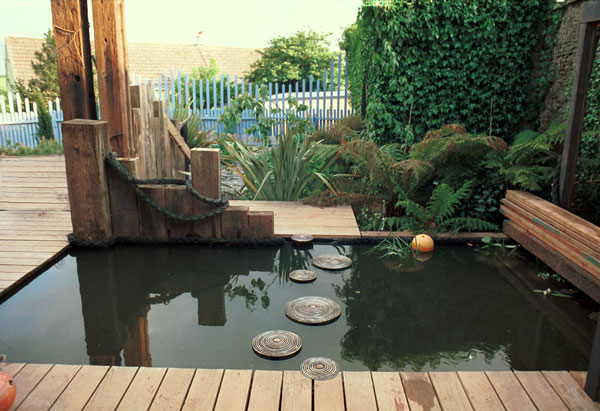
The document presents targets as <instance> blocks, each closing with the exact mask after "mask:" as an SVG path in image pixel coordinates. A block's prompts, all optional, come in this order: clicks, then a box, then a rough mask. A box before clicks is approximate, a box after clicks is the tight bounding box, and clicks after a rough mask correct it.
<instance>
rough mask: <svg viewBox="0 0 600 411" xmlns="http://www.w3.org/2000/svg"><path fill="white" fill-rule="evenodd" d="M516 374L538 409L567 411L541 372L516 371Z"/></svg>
mask: <svg viewBox="0 0 600 411" xmlns="http://www.w3.org/2000/svg"><path fill="white" fill-rule="evenodd" d="M514 373H515V377H517V379H518V380H519V382H520V383H521V385H522V386H523V388H525V391H526V392H527V395H529V398H531V400H532V401H533V403H534V404H535V406H536V407H537V408H538V409H540V410H567V407H566V406H565V404H564V403H563V402H562V401H561V399H560V397H559V396H558V395H557V394H556V392H554V390H553V389H552V387H551V386H550V384H548V381H547V380H546V379H545V378H544V376H543V375H542V374H541V373H540V372H538V371H515V372H514Z"/></svg>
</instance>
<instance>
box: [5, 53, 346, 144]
mask: <svg viewBox="0 0 600 411" xmlns="http://www.w3.org/2000/svg"><path fill="white" fill-rule="evenodd" d="M347 66H348V64H347V59H342V56H341V55H339V56H338V58H337V59H333V60H331V64H330V67H328V69H326V70H324V71H323V74H322V76H321V77H320V78H313V76H310V77H309V78H308V79H303V80H302V81H298V82H294V83H293V84H289V83H288V84H279V83H269V84H266V85H264V87H266V88H267V89H268V95H267V98H266V101H265V108H266V110H265V113H264V117H265V118H269V119H274V120H276V122H275V125H274V127H273V129H272V132H271V135H280V134H282V133H283V131H284V129H285V119H286V118H287V114H288V113H289V112H290V111H293V108H291V107H290V106H289V104H288V102H287V100H288V98H289V97H290V96H291V97H293V98H294V99H296V100H297V101H298V103H299V104H302V105H305V106H307V107H308V109H307V110H306V111H302V112H300V113H299V115H300V116H301V117H303V118H307V119H310V121H311V122H312V124H313V125H314V126H315V128H321V129H327V128H330V127H331V126H332V125H333V124H334V123H335V122H336V121H338V120H340V119H342V118H345V117H348V116H350V115H353V114H354V109H353V108H352V107H351V106H350V102H349V100H348V97H349V96H348V94H347V90H348V70H347ZM130 78H131V80H132V81H131V82H132V84H151V86H152V90H154V99H155V100H162V101H163V102H164V107H165V111H166V112H167V114H169V116H171V117H172V115H173V113H174V111H175V108H176V106H177V105H181V104H184V105H185V104H186V102H187V104H189V110H190V114H193V115H200V117H201V119H202V123H201V124H202V126H201V129H202V130H204V131H214V132H215V133H222V132H225V128H224V126H223V125H222V124H218V120H219V117H220V116H221V114H223V112H224V110H225V108H226V107H229V106H230V104H231V101H232V99H234V98H235V97H237V96H239V95H249V96H251V97H253V98H255V99H258V98H259V85H258V84H252V83H247V82H246V81H245V79H244V78H238V76H234V77H233V79H232V78H230V76H229V75H220V76H214V77H213V78H212V79H198V78H194V77H193V76H191V75H189V74H184V73H181V70H175V69H174V68H171V70H170V72H168V71H165V72H164V74H163V75H162V76H160V77H157V78H155V79H144V78H142V77H141V76H136V75H135V73H131V75H130ZM275 108H279V109H280V110H281V111H279V112H278V111H276V110H275ZM48 109H49V112H50V116H51V117H52V125H53V128H54V135H55V136H56V137H57V138H58V140H61V141H62V132H61V123H62V121H63V113H62V110H61V109H60V101H59V99H56V100H55V101H49V102H48ZM255 123H256V119H255V118H254V113H253V112H252V111H250V110H246V111H245V112H244V113H243V115H242V121H241V123H240V124H239V125H238V126H237V130H236V134H238V135H239V136H242V138H243V139H244V140H245V141H247V142H249V143H251V144H252V143H255V144H260V143H261V141H260V140H259V139H255V138H252V136H246V135H245V134H246V133H245V130H246V129H247V128H249V127H251V126H252V125H254V124H255ZM37 124H38V116H37V107H36V105H35V103H33V104H30V102H29V101H28V100H27V99H25V100H24V101H22V99H21V96H20V95H19V94H11V93H9V94H8V99H5V98H4V97H3V96H0V145H6V144H7V143H8V142H12V143H21V144H23V145H27V146H30V147H35V146H36V145H37V140H36V132H37Z"/></svg>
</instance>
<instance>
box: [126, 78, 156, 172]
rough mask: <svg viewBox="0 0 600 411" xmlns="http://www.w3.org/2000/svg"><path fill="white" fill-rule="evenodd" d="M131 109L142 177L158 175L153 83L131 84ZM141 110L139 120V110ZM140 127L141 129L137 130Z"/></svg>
mask: <svg viewBox="0 0 600 411" xmlns="http://www.w3.org/2000/svg"><path fill="white" fill-rule="evenodd" d="M130 94H131V107H132V108H131V110H132V129H133V138H134V144H135V147H136V150H137V153H138V157H139V158H140V176H141V178H155V177H158V173H157V172H156V150H155V142H154V137H153V136H154V134H153V133H154V131H153V130H154V120H153V119H154V101H153V98H152V85H150V84H149V85H148V86H147V87H144V86H131V87H130ZM138 110H139V117H140V118H139V120H138V119H137V111H138ZM137 128H139V131H138V130H137Z"/></svg>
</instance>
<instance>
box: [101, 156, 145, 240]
mask: <svg viewBox="0 0 600 411" xmlns="http://www.w3.org/2000/svg"><path fill="white" fill-rule="evenodd" d="M118 160H119V162H120V163H121V165H122V166H123V167H125V168H126V169H127V171H129V172H130V173H131V174H132V175H133V176H134V177H138V174H139V173H138V167H139V163H140V161H139V158H137V157H136V158H119V159H118ZM108 186H109V192H110V211H111V215H112V227H113V235H115V236H117V237H129V238H139V237H140V217H139V210H138V199H137V196H136V194H135V191H134V190H133V188H132V187H130V186H129V184H128V183H127V182H125V180H123V178H122V177H121V176H120V175H119V174H117V172H116V171H115V170H113V169H112V168H111V167H108Z"/></svg>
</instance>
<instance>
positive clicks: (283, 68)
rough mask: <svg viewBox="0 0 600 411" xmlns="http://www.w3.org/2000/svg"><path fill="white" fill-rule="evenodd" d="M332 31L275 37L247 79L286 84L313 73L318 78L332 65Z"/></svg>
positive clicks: (262, 52) (255, 81) (300, 32)
mask: <svg viewBox="0 0 600 411" xmlns="http://www.w3.org/2000/svg"><path fill="white" fill-rule="evenodd" d="M328 36H329V34H320V33H317V32H315V31H312V30H309V31H299V32H297V33H296V34H293V35H292V36H290V37H283V36H279V37H275V38H274V39H272V40H271V41H269V47H267V48H266V49H264V50H262V51H260V52H259V53H260V55H261V57H260V58H259V59H258V60H257V61H255V62H254V63H253V64H252V67H251V68H252V72H251V73H250V74H249V75H248V77H247V80H248V81H251V82H253V83H262V82H265V83H267V82H278V83H280V84H281V83H283V84H285V85H286V86H287V85H290V84H295V83H296V82H297V81H301V80H302V79H308V78H309V76H310V75H311V74H312V76H313V77H314V78H315V79H317V78H321V76H322V75H323V70H325V69H327V67H329V64H330V62H331V59H332V58H333V57H334V56H335V53H332V52H331V51H329V48H328V46H329V41H328V40H327V37H328Z"/></svg>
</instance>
